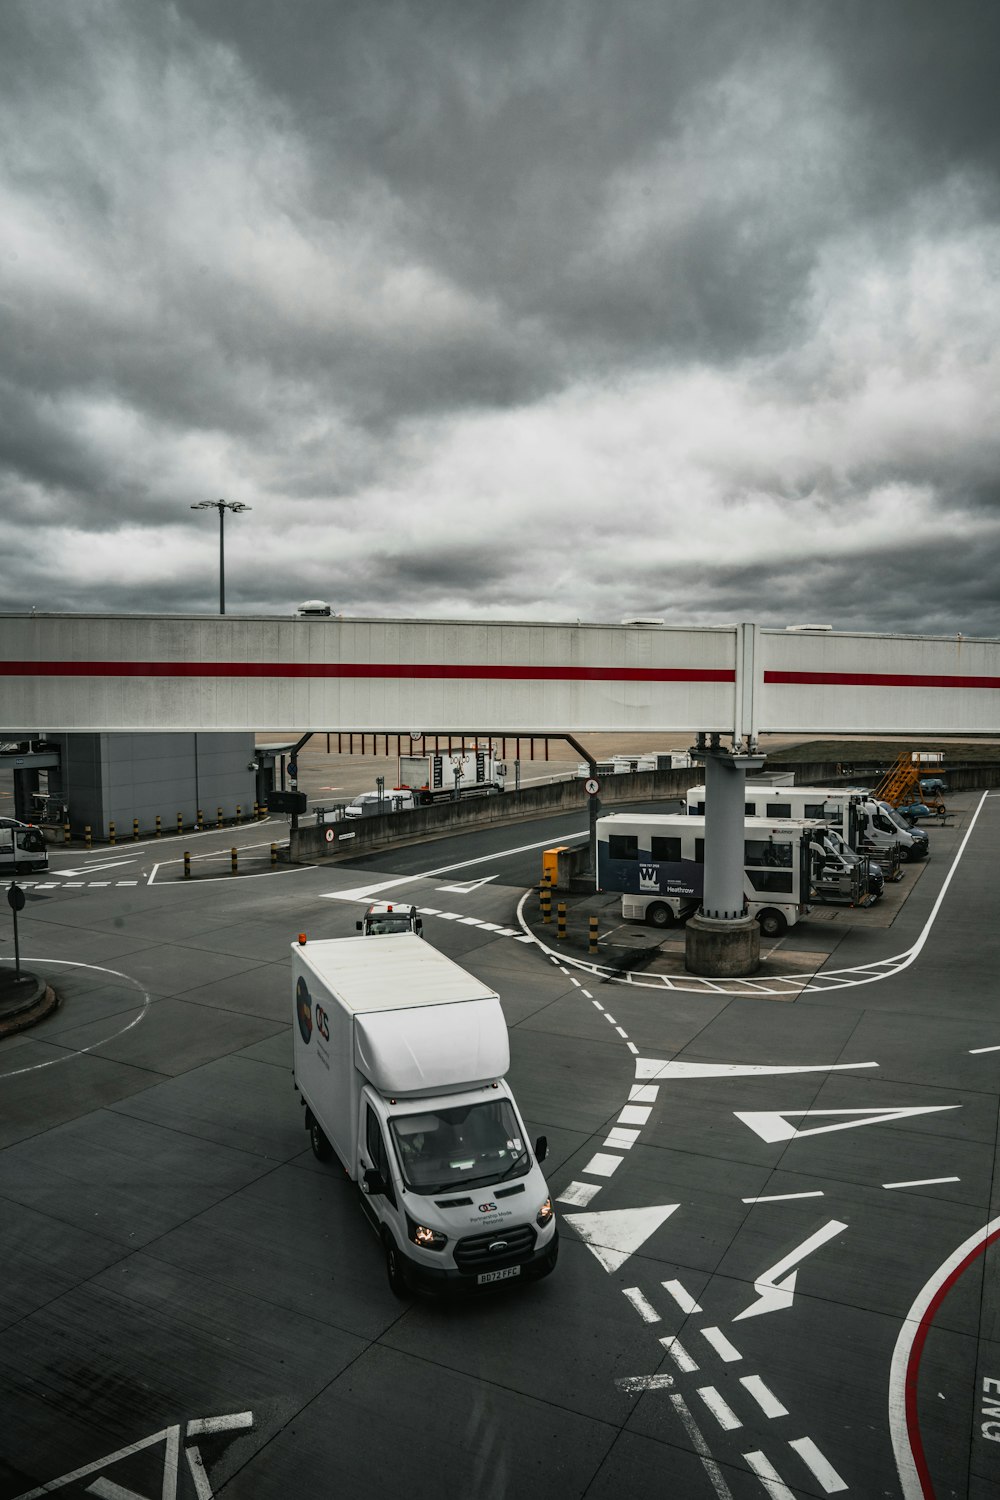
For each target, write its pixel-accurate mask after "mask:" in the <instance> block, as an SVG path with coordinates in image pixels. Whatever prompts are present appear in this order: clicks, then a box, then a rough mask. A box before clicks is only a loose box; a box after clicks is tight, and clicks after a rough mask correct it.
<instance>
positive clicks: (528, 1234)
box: [455, 1224, 536, 1273]
mask: <svg viewBox="0 0 1000 1500" xmlns="http://www.w3.org/2000/svg"><path fill="white" fill-rule="evenodd" d="M535 1239H536V1235H535V1229H534V1225H532V1224H518V1225H517V1226H516V1227H514V1228H512V1229H493V1230H490V1232H489V1233H488V1234H470V1235H467V1236H466V1238H465V1239H464V1240H459V1242H458V1244H457V1245H456V1246H455V1264H456V1266H457V1267H458V1269H459V1270H460V1271H466V1272H472V1273H475V1272H478V1271H495V1270H499V1269H500V1267H501V1266H511V1265H514V1264H515V1263H516V1262H517V1261H520V1260H524V1258H525V1256H527V1255H530V1254H531V1252H532V1250H533V1249H534V1248H535Z"/></svg>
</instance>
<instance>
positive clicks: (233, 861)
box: [229, 849, 236, 875]
mask: <svg viewBox="0 0 1000 1500" xmlns="http://www.w3.org/2000/svg"><path fill="white" fill-rule="evenodd" d="M229 863H230V865H231V866H232V872H233V874H234V875H235V874H236V850H235V849H230V851H229Z"/></svg>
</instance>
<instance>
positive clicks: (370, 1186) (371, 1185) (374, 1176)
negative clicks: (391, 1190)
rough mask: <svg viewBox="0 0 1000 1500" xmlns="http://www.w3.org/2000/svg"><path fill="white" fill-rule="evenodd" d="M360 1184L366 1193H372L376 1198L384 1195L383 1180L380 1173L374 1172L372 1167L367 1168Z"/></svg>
mask: <svg viewBox="0 0 1000 1500" xmlns="http://www.w3.org/2000/svg"><path fill="white" fill-rule="evenodd" d="M361 1183H362V1187H363V1188H364V1190H365V1192H366V1193H374V1194H375V1195H376V1197H377V1196H378V1194H379V1193H382V1194H384V1193H385V1179H384V1178H383V1176H382V1173H381V1172H376V1171H375V1169H374V1167H368V1168H367V1170H366V1171H365V1174H364V1177H363V1178H362V1179H361Z"/></svg>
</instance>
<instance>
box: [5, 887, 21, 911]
mask: <svg viewBox="0 0 1000 1500" xmlns="http://www.w3.org/2000/svg"><path fill="white" fill-rule="evenodd" d="M7 905H8V906H9V907H10V909H11V911H23V910H24V892H23V891H22V889H21V887H20V886H19V885H10V886H8V887H7Z"/></svg>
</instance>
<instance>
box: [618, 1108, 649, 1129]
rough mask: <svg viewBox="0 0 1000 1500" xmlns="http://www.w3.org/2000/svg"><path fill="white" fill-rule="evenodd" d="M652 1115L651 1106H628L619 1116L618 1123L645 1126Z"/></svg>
mask: <svg viewBox="0 0 1000 1500" xmlns="http://www.w3.org/2000/svg"><path fill="white" fill-rule="evenodd" d="M652 1113H653V1111H652V1108H651V1107H650V1106H649V1105H645V1104H626V1105H624V1106H623V1108H622V1112H621V1114H620V1115H619V1116H618V1123H619V1125H645V1124H646V1122H647V1121H648V1119H649V1117H650V1115H651V1114H652Z"/></svg>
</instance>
